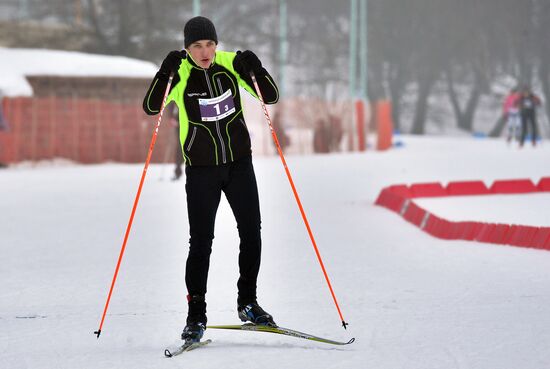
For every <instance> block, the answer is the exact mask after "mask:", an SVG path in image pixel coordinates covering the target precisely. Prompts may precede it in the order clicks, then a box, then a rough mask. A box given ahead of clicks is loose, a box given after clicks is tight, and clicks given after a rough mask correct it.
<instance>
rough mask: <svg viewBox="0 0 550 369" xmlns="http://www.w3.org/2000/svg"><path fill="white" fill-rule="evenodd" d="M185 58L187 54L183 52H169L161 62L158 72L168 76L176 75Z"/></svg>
mask: <svg viewBox="0 0 550 369" xmlns="http://www.w3.org/2000/svg"><path fill="white" fill-rule="evenodd" d="M186 56H187V54H186V53H185V51H179V50H173V51H170V52H169V53H168V55H166V58H164V60H163V61H162V64H161V65H160V70H159V72H161V73H162V74H166V75H169V74H170V73H177V72H178V70H179V68H180V64H181V61H182V59H185V57H186Z"/></svg>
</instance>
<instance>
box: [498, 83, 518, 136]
mask: <svg viewBox="0 0 550 369" xmlns="http://www.w3.org/2000/svg"><path fill="white" fill-rule="evenodd" d="M520 97H521V94H520V93H519V91H518V88H517V87H514V88H512V89H511V90H510V93H509V94H508V95H507V96H506V98H505V99H504V104H503V106H502V110H503V114H504V117H505V118H506V123H507V125H508V137H507V138H506V141H507V142H508V143H510V142H511V141H512V139H514V138H516V139H517V136H518V131H519V129H520V126H521V116H520V112H519V107H518V104H517V102H518V99H519V98H520Z"/></svg>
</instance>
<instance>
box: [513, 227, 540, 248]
mask: <svg viewBox="0 0 550 369" xmlns="http://www.w3.org/2000/svg"><path fill="white" fill-rule="evenodd" d="M538 230H539V228H537V227H530V226H519V225H512V227H511V230H510V233H511V236H510V239H509V241H508V243H509V244H510V245H515V246H523V247H532V245H533V240H534V238H535V235H536V234H537V232H538Z"/></svg>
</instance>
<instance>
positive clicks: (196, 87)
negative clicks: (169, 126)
mask: <svg viewBox="0 0 550 369" xmlns="http://www.w3.org/2000/svg"><path fill="white" fill-rule="evenodd" d="M235 56H236V53H233V52H225V51H216V56H215V58H214V61H213V63H212V65H211V66H210V67H209V68H208V69H203V68H200V67H198V66H197V65H196V64H195V63H194V62H193V60H192V59H191V58H190V57H187V58H185V59H183V60H182V62H181V65H180V68H179V71H178V73H177V75H175V76H174V79H173V82H172V86H171V88H170V93H169V95H168V99H167V102H166V103H167V104H168V103H170V102H172V101H174V102H175V103H176V104H177V105H178V109H179V122H180V143H181V145H182V151H183V156H184V159H185V162H186V164H187V165H221V164H226V163H228V162H232V161H235V160H238V159H240V158H242V157H244V156H247V155H250V154H251V152H252V151H251V144H250V135H249V133H248V129H247V127H246V122H245V120H244V115H243V109H242V104H241V96H240V91H239V86H242V87H243V88H245V89H246V90H247V91H248V92H250V93H251V94H252V95H253V96H256V97H257V94H256V91H255V89H254V85H253V83H252V79H251V77H250V76H248V75H245V76H241V75H239V73H237V72H236V71H235V68H234V67H233V61H234V59H235ZM168 78H169V77H168V75H166V74H163V73H162V72H160V71H159V72H158V73H157V74H156V75H155V78H154V79H153V81H152V82H151V85H150V87H149V90H148V91H147V94H146V96H145V98H144V100H143V110H144V111H145V112H146V113H147V114H149V115H155V114H158V113H159V112H160V108H161V106H162V99H163V97H164V92H165V90H166V85H167V83H168ZM256 79H257V82H258V85H259V86H260V90H261V92H262V96H263V98H264V101H265V103H266V104H274V103H276V102H277V100H278V98H279V91H278V89H277V86H276V85H275V83H274V81H273V79H272V78H271V76H270V75H269V73H268V72H267V71H266V70H265V69H264V68H262V70H261V71H260V72H258V73H256Z"/></svg>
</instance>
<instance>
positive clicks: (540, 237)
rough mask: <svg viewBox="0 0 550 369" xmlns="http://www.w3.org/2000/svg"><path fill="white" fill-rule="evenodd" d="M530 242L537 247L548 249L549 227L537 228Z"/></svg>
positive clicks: (549, 239) (549, 243)
mask: <svg viewBox="0 0 550 369" xmlns="http://www.w3.org/2000/svg"><path fill="white" fill-rule="evenodd" d="M532 243H533V247H535V248H537V249H546V250H550V228H539V229H538V231H537V232H536V233H535V237H533V241H532Z"/></svg>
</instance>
